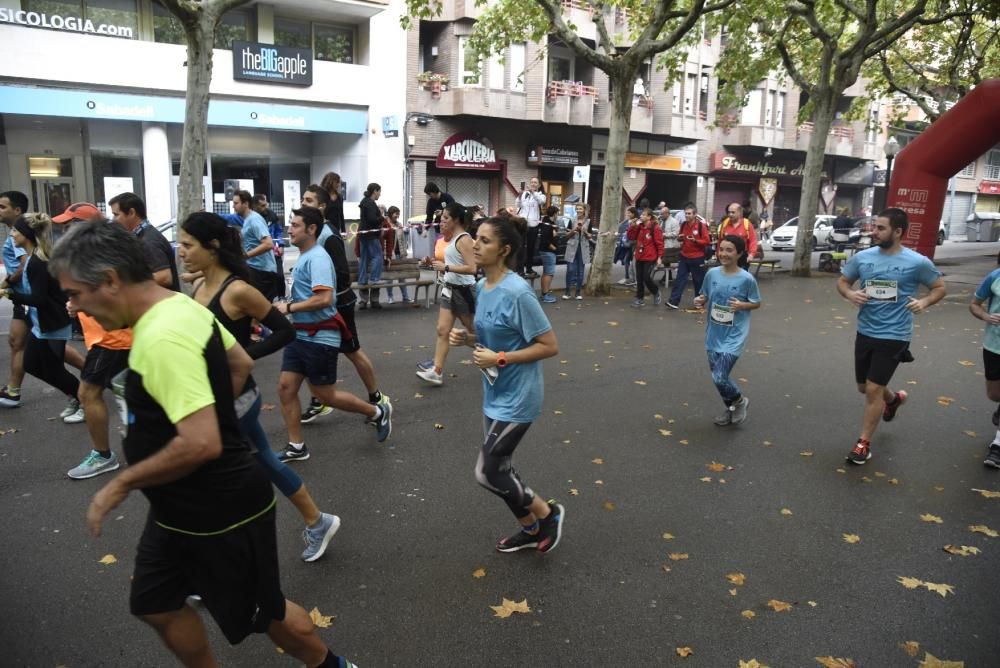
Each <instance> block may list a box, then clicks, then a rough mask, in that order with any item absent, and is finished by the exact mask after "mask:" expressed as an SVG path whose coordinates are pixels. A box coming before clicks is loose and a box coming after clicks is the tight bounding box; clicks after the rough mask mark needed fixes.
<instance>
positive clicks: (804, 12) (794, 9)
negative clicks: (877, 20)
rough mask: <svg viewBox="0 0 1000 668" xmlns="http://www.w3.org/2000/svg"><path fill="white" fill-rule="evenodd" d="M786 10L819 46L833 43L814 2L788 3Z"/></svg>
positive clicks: (805, 0) (810, 0)
mask: <svg viewBox="0 0 1000 668" xmlns="http://www.w3.org/2000/svg"><path fill="white" fill-rule="evenodd" d="M925 1H926V0H925ZM787 8H788V12H789V14H791V15H792V16H797V17H799V18H800V19H802V20H803V21H805V22H806V25H808V26H809V32H810V34H812V36H813V37H815V38H816V39H817V40H819V41H820V43H821V44H823V45H824V46H825V45H826V44H828V43H830V42H832V41H833V38H832V37H831V36H830V33H828V32H827V31H826V29H825V28H823V26H822V25H821V24H820V22H819V19H817V18H816V2H815V0H797V1H796V2H789V3H788V5H787Z"/></svg>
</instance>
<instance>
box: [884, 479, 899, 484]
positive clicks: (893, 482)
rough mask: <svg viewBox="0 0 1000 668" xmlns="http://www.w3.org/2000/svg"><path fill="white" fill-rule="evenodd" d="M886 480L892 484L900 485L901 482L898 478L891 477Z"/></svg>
mask: <svg viewBox="0 0 1000 668" xmlns="http://www.w3.org/2000/svg"><path fill="white" fill-rule="evenodd" d="M886 482H887V483H889V484H890V485H898V484H899V479H898V478H889V479H888V480H886Z"/></svg>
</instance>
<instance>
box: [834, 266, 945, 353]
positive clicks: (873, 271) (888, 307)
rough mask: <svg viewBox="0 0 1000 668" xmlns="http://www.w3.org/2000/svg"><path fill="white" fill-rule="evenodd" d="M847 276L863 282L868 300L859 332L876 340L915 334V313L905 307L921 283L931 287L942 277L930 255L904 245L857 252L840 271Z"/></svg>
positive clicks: (898, 339) (906, 338)
mask: <svg viewBox="0 0 1000 668" xmlns="http://www.w3.org/2000/svg"><path fill="white" fill-rule="evenodd" d="M840 273H841V274H843V276H844V278H846V279H847V280H849V281H851V283H852V284H853V283H854V282H855V281H860V286H861V289H862V290H865V292H866V293H867V294H868V303H867V304H865V305H864V306H862V307H861V309H860V310H859V311H858V333H859V334H864V335H865V336H870V337H872V338H875V339H892V340H895V341H909V340H910V338H911V337H912V336H913V314H912V313H911V312H910V311H909V309H907V308H906V305H907V303H908V302H909V301H910V297H915V296H916V294H917V290H918V289H919V288H920V286H921V285H925V286H927V287H930V286H931V285H932V284H933V283H934V281H936V280H937V279H938V278H940V277H941V272H940V271H938V269H937V267H935V266H934V263H933V262H931V261H930V260H929V259H928V258H927V257H925V256H923V255H921V254H920V253H917V252H916V251H913V250H910V249H909V248H903V249H902V250H900V251H899V252H898V253H885V252H883V250H882V249H881V248H878V247H875V248H869V249H868V250H863V251H861V252H860V253H857V254H856V255H854V257H852V258H851V259H850V260H848V261H847V264H845V265H844V266H843V268H842V269H841V270H840Z"/></svg>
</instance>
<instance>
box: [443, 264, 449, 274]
mask: <svg viewBox="0 0 1000 668" xmlns="http://www.w3.org/2000/svg"><path fill="white" fill-rule="evenodd" d="M444 273H446V274H447V273H448V265H445V266H444Z"/></svg>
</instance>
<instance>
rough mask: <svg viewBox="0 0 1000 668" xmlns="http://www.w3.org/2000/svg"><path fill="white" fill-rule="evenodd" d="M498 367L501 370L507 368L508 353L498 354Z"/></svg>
mask: <svg viewBox="0 0 1000 668" xmlns="http://www.w3.org/2000/svg"><path fill="white" fill-rule="evenodd" d="M497 366H498V367H499V368H501V369H502V368H504V367H505V366H507V353H505V352H504V351H502V350H501V351H500V352H498V353H497Z"/></svg>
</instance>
